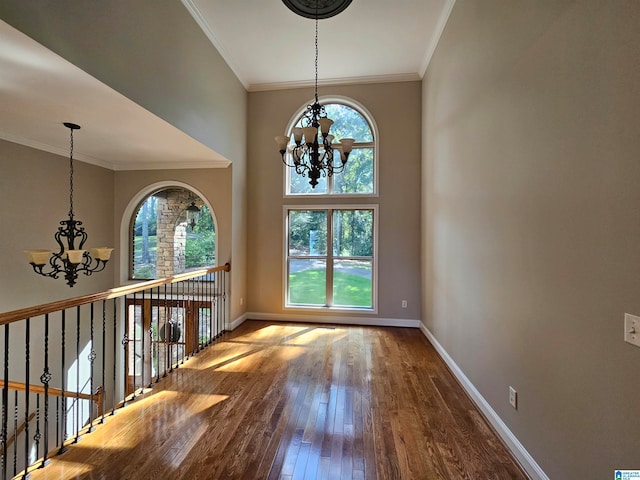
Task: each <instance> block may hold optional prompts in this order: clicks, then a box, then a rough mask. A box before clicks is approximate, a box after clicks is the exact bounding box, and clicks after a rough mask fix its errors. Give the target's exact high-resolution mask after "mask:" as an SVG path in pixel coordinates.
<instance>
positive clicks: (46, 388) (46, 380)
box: [40, 313, 52, 467]
mask: <svg viewBox="0 0 640 480" xmlns="http://www.w3.org/2000/svg"><path fill="white" fill-rule="evenodd" d="M51 377H52V375H51V372H50V371H49V314H48V313H47V314H46V315H45V316H44V371H43V372H42V375H40V381H41V382H42V384H43V385H44V452H43V457H42V465H41V467H44V466H45V465H46V464H47V455H48V453H49V382H50V381H51Z"/></svg>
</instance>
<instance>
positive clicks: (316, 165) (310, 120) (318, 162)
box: [275, 0, 354, 188]
mask: <svg viewBox="0 0 640 480" xmlns="http://www.w3.org/2000/svg"><path fill="white" fill-rule="evenodd" d="M285 3H286V4H287V6H290V5H289V3H290V2H289V3H287V2H286V1H285ZM343 3H346V4H347V5H348V2H343ZM341 8H342V9H344V8H346V5H345V6H344V7H341ZM294 11H295V12H296V13H298V14H299V15H303V13H302V12H298V11H297V10H295V9H294ZM336 13H337V12H336ZM305 16H306V15H305ZM318 18H319V17H318V2H317V0H316V4H315V21H316V37H315V47H316V57H315V101H314V102H313V104H311V105H307V109H306V111H305V113H304V115H303V117H302V121H301V124H302V127H295V128H293V129H292V131H291V133H292V134H293V143H289V142H290V140H291V139H290V137H287V136H285V135H278V136H277V137H275V141H276V144H277V145H278V150H279V151H280V155H281V156H282V161H283V163H284V164H285V165H286V166H288V167H291V168H293V169H295V171H296V173H297V174H298V175H302V176H303V177H304V176H307V177H309V184H310V185H311V188H315V187H316V185H317V184H318V179H319V178H320V176H323V177H330V176H332V175H333V174H334V173H341V172H342V171H344V167H345V166H346V164H347V159H348V158H349V154H350V153H351V150H352V148H353V142H354V139H353V138H342V139H341V140H340V143H333V138H334V136H333V135H331V134H330V133H329V130H330V129H331V125H333V120H331V119H330V118H328V117H327V112H326V111H325V108H324V106H323V105H320V103H319V102H318ZM334 151H338V152H340V158H339V160H337V159H336V158H335V156H334Z"/></svg>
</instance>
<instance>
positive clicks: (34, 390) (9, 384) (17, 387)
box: [0, 379, 102, 416]
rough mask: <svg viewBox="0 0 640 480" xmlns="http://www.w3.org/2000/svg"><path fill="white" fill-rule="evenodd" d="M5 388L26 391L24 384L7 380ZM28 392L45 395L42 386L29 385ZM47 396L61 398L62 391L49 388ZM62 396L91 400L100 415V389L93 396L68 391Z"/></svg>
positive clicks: (2, 383) (0, 384) (2, 382)
mask: <svg viewBox="0 0 640 480" xmlns="http://www.w3.org/2000/svg"><path fill="white" fill-rule="evenodd" d="M4 385H5V381H4V380H2V379H0V389H3V388H4ZM7 387H8V388H9V390H18V391H20V392H26V391H27V384H26V383H20V382H12V381H11V380H9V381H8V382H7ZM29 392H30V393H40V394H42V395H44V394H45V388H44V385H31V384H30V385H29ZM46 393H47V394H48V395H51V396H54V397H62V393H63V391H62V390H60V389H59V388H51V387H49V388H48V389H47V392H46ZM64 396H65V398H79V399H81V400H93V403H95V404H96V405H97V406H98V416H100V415H102V387H98V388H97V389H96V393H94V394H93V395H91V394H90V393H82V392H74V391H70V390H65V391H64Z"/></svg>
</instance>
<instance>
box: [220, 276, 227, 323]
mask: <svg viewBox="0 0 640 480" xmlns="http://www.w3.org/2000/svg"><path fill="white" fill-rule="evenodd" d="M221 275H222V318H223V320H224V323H223V325H222V328H223V330H226V329H227V274H226V270H225V271H224V272H221Z"/></svg>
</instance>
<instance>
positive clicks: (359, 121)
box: [325, 103, 373, 143]
mask: <svg viewBox="0 0 640 480" xmlns="http://www.w3.org/2000/svg"><path fill="white" fill-rule="evenodd" d="M325 110H326V112H327V117H329V118H330V119H331V120H333V125H332V126H331V130H330V133H332V134H333V135H334V136H335V139H334V141H336V142H337V141H339V140H340V139H341V138H353V139H354V140H355V141H356V142H358V143H363V142H373V134H372V133H371V128H370V127H369V123H368V122H367V121H366V120H365V118H364V117H363V116H362V115H360V113H358V112H357V111H355V110H354V109H353V108H351V107H347V106H346V105H341V104H338V103H331V104H329V105H325Z"/></svg>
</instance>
